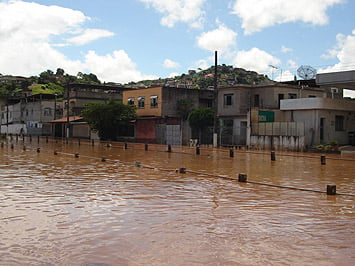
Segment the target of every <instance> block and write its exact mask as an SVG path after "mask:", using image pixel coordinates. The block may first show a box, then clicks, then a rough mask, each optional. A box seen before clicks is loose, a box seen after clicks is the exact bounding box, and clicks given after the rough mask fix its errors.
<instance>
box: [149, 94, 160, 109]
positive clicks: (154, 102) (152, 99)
mask: <svg viewBox="0 0 355 266" xmlns="http://www.w3.org/2000/svg"><path fill="white" fill-rule="evenodd" d="M150 108H158V96H155V95H153V96H150Z"/></svg>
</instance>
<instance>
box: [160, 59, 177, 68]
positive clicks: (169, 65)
mask: <svg viewBox="0 0 355 266" xmlns="http://www.w3.org/2000/svg"><path fill="white" fill-rule="evenodd" d="M163 66H164V67H165V68H179V67H180V64H179V63H177V62H174V61H172V60H170V59H165V60H164V63H163Z"/></svg>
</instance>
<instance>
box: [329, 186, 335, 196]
mask: <svg viewBox="0 0 355 266" xmlns="http://www.w3.org/2000/svg"><path fill="white" fill-rule="evenodd" d="M335 194H337V186H336V185H327V195H335Z"/></svg>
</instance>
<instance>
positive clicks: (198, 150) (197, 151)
mask: <svg viewBox="0 0 355 266" xmlns="http://www.w3.org/2000/svg"><path fill="white" fill-rule="evenodd" d="M200 154H201V152H200V146H198V145H197V146H196V155H200Z"/></svg>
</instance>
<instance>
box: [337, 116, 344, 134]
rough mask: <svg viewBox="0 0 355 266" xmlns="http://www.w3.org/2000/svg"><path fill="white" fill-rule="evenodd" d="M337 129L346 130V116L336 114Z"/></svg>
mask: <svg viewBox="0 0 355 266" xmlns="http://www.w3.org/2000/svg"><path fill="white" fill-rule="evenodd" d="M335 131H344V116H342V115H336V116H335Z"/></svg>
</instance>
